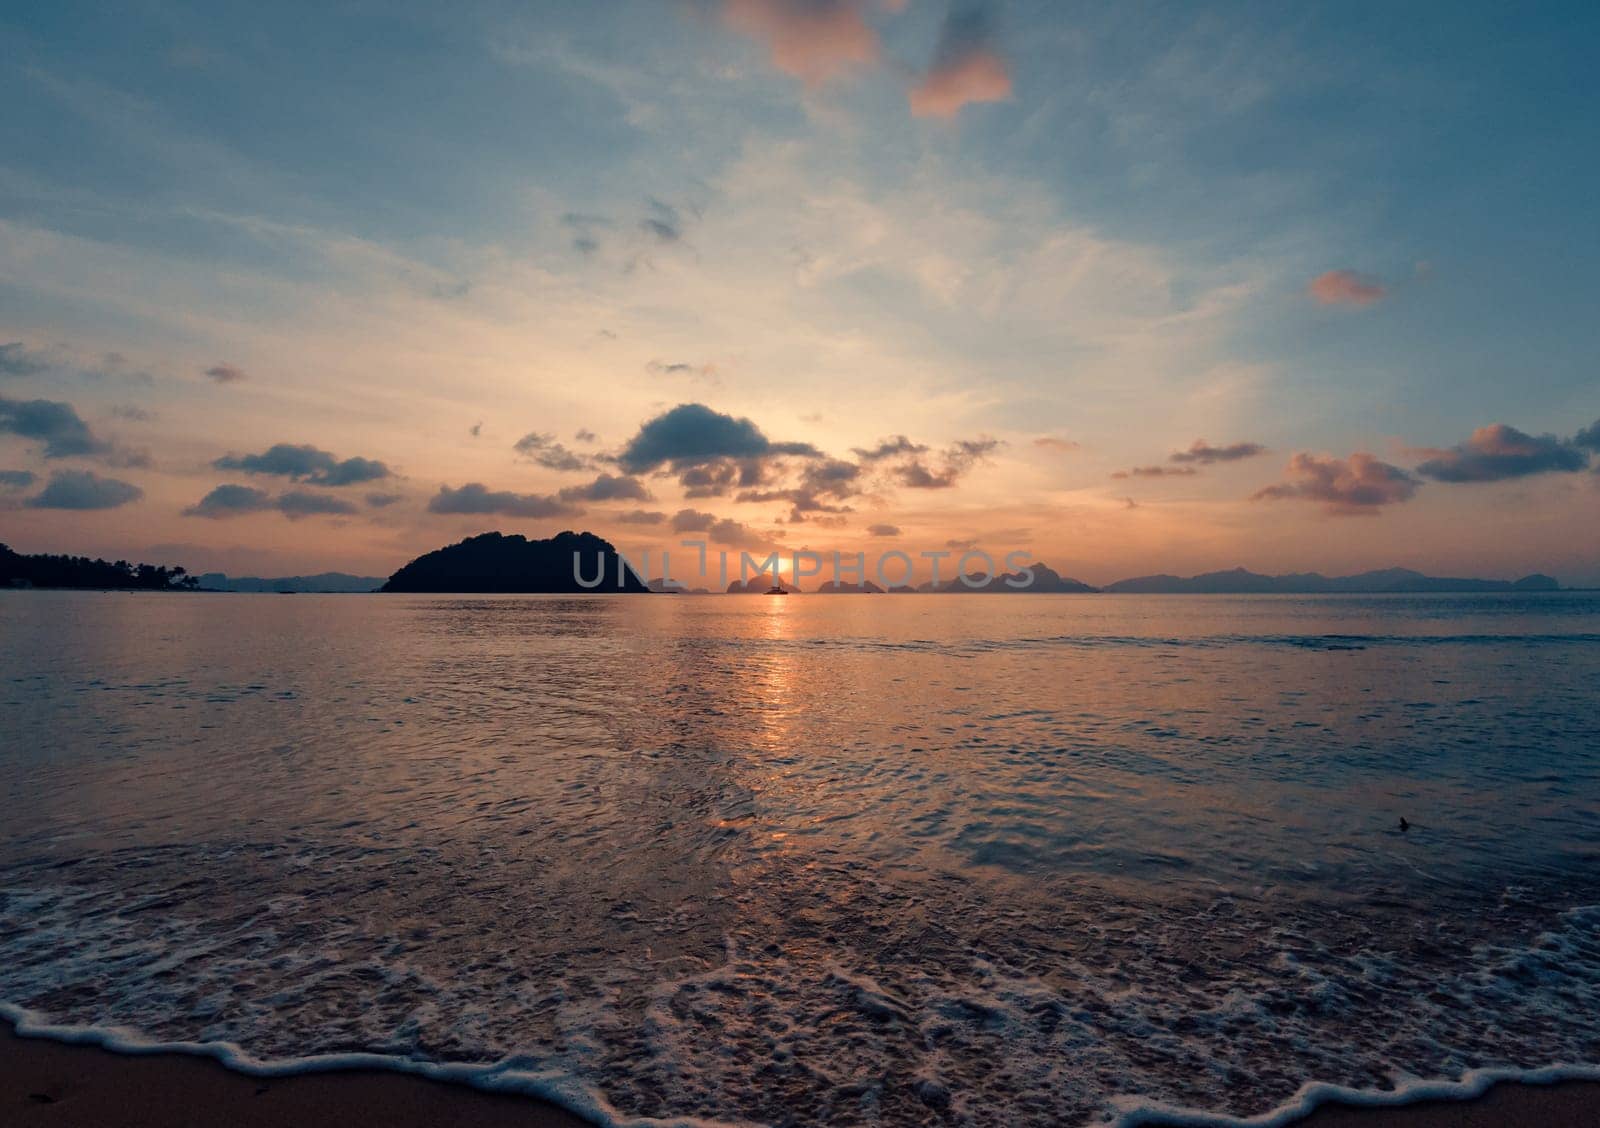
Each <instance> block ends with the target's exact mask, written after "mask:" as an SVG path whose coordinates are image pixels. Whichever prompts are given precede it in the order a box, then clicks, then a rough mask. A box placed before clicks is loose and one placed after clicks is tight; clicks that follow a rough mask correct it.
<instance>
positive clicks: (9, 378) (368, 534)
mask: <svg viewBox="0 0 1600 1128" xmlns="http://www.w3.org/2000/svg"><path fill="white" fill-rule="evenodd" d="M1597 48H1600V9H1597V8H1595V7H1594V6H1593V5H1590V4H1580V3H1570V4H1558V3H1531V4H1526V5H1515V6H1513V5H1505V4H1498V3H1496V4H1485V3H1472V2H1465V0H1455V2H1451V3H1426V2H1417V3H1412V4H1405V5H1395V4H1392V3H1363V2H1359V0H1341V2H1339V3H1310V2H1308V3H1302V4H1293V5H1285V4H1281V3H1260V4H1255V3H1216V4H1209V5H1199V4H1194V3H1170V4H1169V3H1140V2H1132V0H1118V2H1110V0H1108V2H1103V3H1087V2H1086V3H1064V2H1058V0H1004V2H1001V0H994V2H990V3H956V4H951V3H947V2H946V0H682V2H672V0H638V2H628V0H612V2H608V3H605V4H572V3H542V2H536V0H530V2H525V3H477V2H471V0H464V2H461V3H454V4H450V5H439V4H434V3H410V2H406V0H385V2H381V3H380V2H376V0H372V2H353V3H318V4H297V3H278V4H243V3H237V4H236V3H193V4H185V3H177V2H172V3H167V2H150V3H117V4H90V3H79V2H75V0H63V2H62V3H58V4H34V5H8V6H6V7H5V8H4V9H0V56H3V58H4V59H5V65H4V66H3V67H0V105H4V106H6V107H7V109H6V112H4V113H3V114H0V541H4V542H6V543H8V544H10V545H11V546H12V547H14V548H16V549H18V550H19V551H28V552H39V551H52V552H73V553H85V554H92V555H104V556H107V557H112V558H116V557H125V558H129V559H140V560H149V561H151V562H155V563H169V564H170V563H177V564H182V565H185V566H186V567H188V568H189V569H190V570H191V571H211V570H221V571H226V572H228V573H230V574H234V575H246V574H254V575H282V574H293V573H308V572H321V571H328V570H341V571H348V572H356V573H359V574H371V575H387V574H388V573H389V572H391V571H393V570H394V569H395V568H397V567H399V566H400V565H401V564H403V563H404V562H405V561H407V560H409V559H411V558H412V557H414V556H416V555H418V554H419V553H421V552H425V551H427V550H429V549H432V548H435V547H438V546H440V545H443V544H446V543H450V542H453V541H455V540H459V539H461V538H462V537H465V536H469V535H472V534H475V533H478V532H483V531H486V530H490V529H499V530H502V531H505V532H508V533H510V532H516V533H523V534H525V535H528V536H547V535H550V534H552V533H554V532H557V531H559V530H561V529H566V528H573V529H588V530H592V531H594V532H597V533H600V534H601V535H603V536H605V537H607V538H608V539H610V540H612V541H613V542H614V543H615V544H617V545H618V546H619V547H622V548H624V549H626V550H628V551H631V552H635V553H637V552H639V551H641V550H643V549H646V548H650V549H652V550H659V549H660V548H662V547H668V548H670V547H672V546H675V545H677V544H679V543H680V542H681V541H684V540H693V539H698V540H705V541H709V543H710V544H711V545H712V547H713V549H717V548H722V549H726V550H730V551H734V552H738V551H744V550H748V551H751V552H753V553H761V554H764V553H765V552H767V551H770V550H772V549H779V550H783V551H786V552H787V551H793V550H800V549H804V550H811V551H820V552H830V551H834V550H838V551H842V552H846V553H855V552H859V551H866V552H868V553H879V552H883V551H886V550H889V549H895V550H899V551H903V552H906V553H908V554H909V555H911V556H913V557H914V558H916V559H918V560H919V561H921V560H923V559H924V558H923V557H921V556H920V554H921V553H923V552H943V551H952V552H960V551H964V550H965V549H966V548H967V546H973V545H976V546H979V547H982V548H984V549H986V550H988V551H990V552H991V553H993V554H994V555H995V557H996V558H998V557H1000V556H1002V555H1004V554H1005V553H1008V552H1013V551H1020V552H1023V553H1025V554H1026V555H1027V556H1029V557H1031V558H1033V559H1037V560H1041V561H1044V562H1047V563H1048V564H1050V565H1051V566H1052V567H1054V568H1055V569H1056V570H1057V571H1059V572H1061V573H1062V574H1064V575H1070V576H1074V577H1077V578H1079V579H1082V580H1085V581H1088V582H1090V583H1104V582H1109V581H1112V580H1115V579H1119V578H1122V577H1126V576H1131V575H1139V574H1145V573H1152V572H1170V573H1178V574H1191V573H1195V572H1201V571H1208V570H1213V569H1222V568H1231V567H1235V566H1245V567H1249V568H1251V569H1252V570H1256V571H1265V572H1288V571H1308V570H1318V571H1323V572H1326V573H1329V574H1343V573H1348V572H1355V571H1362V570H1366V569H1370V568H1380V567H1391V566H1404V567H1412V568H1417V569H1419V570H1422V571H1427V572H1430V573H1433V574H1445V575H1474V576H1490V577H1503V578H1515V577H1517V576H1520V575H1522V574H1525V573H1529V572H1534V571H1539V572H1546V573H1550V574H1553V575H1555V576H1557V577H1558V578H1560V579H1561V580H1562V581H1564V582H1566V583H1569V584H1594V585H1600V362H1597V358H1600V317H1597V316H1596V312H1595V311H1596V309H1597V308H1600V280H1597V272H1596V263H1600V222H1597V221H1596V215H1595V209H1594V185H1595V183H1596V181H1597V179H1600V143H1597V140H1596V137H1597V134H1596V130H1595V122H1596V121H1600V79H1597V78H1596V77H1595V72H1594V68H1593V66H1592V60H1593V58H1594V56H1595V54H1596V51H1597ZM946 567H947V568H948V565H946ZM926 573H927V566H926V565H922V566H921V567H920V568H919V575H921V576H925V575H926Z"/></svg>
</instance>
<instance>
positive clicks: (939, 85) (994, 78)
mask: <svg viewBox="0 0 1600 1128" xmlns="http://www.w3.org/2000/svg"><path fill="white" fill-rule="evenodd" d="M1009 97H1011V68H1010V66H1008V65H1007V63H1006V61H1005V59H1003V58H1001V56H1000V53H999V52H998V51H996V50H995V49H994V47H993V46H992V45H991V44H990V42H989V23H988V20H987V19H986V18H985V16H984V14H983V12H982V11H981V10H978V9H974V10H971V11H967V12H963V13H960V14H953V15H951V16H949V17H948V18H947V19H946V20H945V21H944V27H943V29H942V30H941V31H940V32H939V48H938V50H937V51H936V52H935V54H934V59H933V66H932V67H930V68H929V69H928V73H927V74H925V75H923V76H922V81H921V82H919V83H917V84H916V85H915V86H913V87H912V88H911V92H910V95H909V98H910V101H911V112H912V113H913V114H915V115H916V116H917V117H937V118H953V117H955V116H956V114H958V113H960V112H961V107H963V106H966V105H970V104H972V103H975V102H1003V101H1005V100H1006V99H1007V98H1009Z"/></svg>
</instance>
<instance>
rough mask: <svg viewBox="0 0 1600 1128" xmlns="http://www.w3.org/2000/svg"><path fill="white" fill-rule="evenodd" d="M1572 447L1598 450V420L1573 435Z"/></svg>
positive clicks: (1599, 434) (1599, 445)
mask: <svg viewBox="0 0 1600 1128" xmlns="http://www.w3.org/2000/svg"><path fill="white" fill-rule="evenodd" d="M1572 445H1573V446H1575V447H1582V448H1583V449H1584V450H1600V419H1596V420H1595V421H1594V422H1593V423H1591V424H1589V426H1587V427H1585V428H1584V429H1583V430H1581V431H1579V432H1578V433H1577V434H1576V435H1573V436H1572Z"/></svg>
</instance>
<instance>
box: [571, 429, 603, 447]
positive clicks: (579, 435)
mask: <svg viewBox="0 0 1600 1128" xmlns="http://www.w3.org/2000/svg"><path fill="white" fill-rule="evenodd" d="M597 438H599V436H598V435H596V434H595V433H594V432H593V431H591V430H589V428H587V427H579V428H578V429H577V430H576V431H574V432H572V441H573V442H575V443H592V442H594V441H595V440H596V439H597Z"/></svg>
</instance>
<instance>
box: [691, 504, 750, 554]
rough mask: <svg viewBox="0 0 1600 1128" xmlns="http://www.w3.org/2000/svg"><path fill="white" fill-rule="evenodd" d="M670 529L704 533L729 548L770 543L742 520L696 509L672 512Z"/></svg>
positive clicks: (711, 539) (709, 538)
mask: <svg viewBox="0 0 1600 1128" xmlns="http://www.w3.org/2000/svg"><path fill="white" fill-rule="evenodd" d="M672 531H673V532H675V533H704V534H705V535H706V539H707V540H709V541H713V542H715V543H717V544H725V545H728V546H729V547H731V548H753V547H756V546H759V545H764V544H770V543H771V539H772V538H770V537H763V536H762V535H761V534H760V533H758V532H756V531H755V530H754V529H752V528H751V527H750V526H749V525H746V524H745V523H744V522H742V521H734V520H731V519H729V518H726V517H718V516H717V515H716V514H715V513H702V512H700V511H699V510H697V509H680V510H678V512H676V513H674V514H673V515H672Z"/></svg>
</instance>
